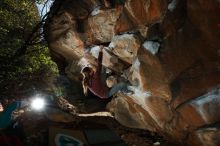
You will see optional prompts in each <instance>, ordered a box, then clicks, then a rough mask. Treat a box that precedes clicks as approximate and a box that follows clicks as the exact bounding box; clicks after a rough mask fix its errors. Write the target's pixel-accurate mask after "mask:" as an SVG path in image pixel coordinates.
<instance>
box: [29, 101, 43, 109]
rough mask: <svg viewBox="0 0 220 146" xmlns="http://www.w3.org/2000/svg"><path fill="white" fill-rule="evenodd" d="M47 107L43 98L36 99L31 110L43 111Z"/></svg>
mask: <svg viewBox="0 0 220 146" xmlns="http://www.w3.org/2000/svg"><path fill="white" fill-rule="evenodd" d="M44 107H45V101H44V99H42V98H35V99H33V100H32V102H31V108H32V109H35V110H42V109H43V108H44Z"/></svg>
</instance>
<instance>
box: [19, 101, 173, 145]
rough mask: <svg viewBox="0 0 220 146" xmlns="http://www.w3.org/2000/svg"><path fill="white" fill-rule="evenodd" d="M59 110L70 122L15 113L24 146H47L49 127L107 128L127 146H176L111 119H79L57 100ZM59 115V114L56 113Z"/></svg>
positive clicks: (95, 117) (32, 112)
mask: <svg viewBox="0 0 220 146" xmlns="http://www.w3.org/2000/svg"><path fill="white" fill-rule="evenodd" d="M58 103H59V106H61V107H60V109H62V110H65V112H67V113H68V114H71V116H72V118H73V119H74V120H73V121H72V122H68V123H64V122H59V120H57V119H56V120H55V119H48V116H46V115H47V114H45V112H34V111H30V110H29V111H24V110H22V111H20V112H17V114H16V115H17V119H18V120H19V121H20V122H21V123H22V124H23V128H24V135H25V140H24V141H25V145H26V146H30V145H31V146H47V145H48V134H49V131H48V130H49V127H59V128H64V129H72V130H84V129H88V128H103V127H105V128H108V129H111V130H113V131H114V132H116V133H117V135H119V136H120V138H121V140H122V141H124V142H125V143H126V144H127V145H128V146H154V145H158V146H176V145H174V144H170V143H169V142H168V141H167V140H166V139H164V138H163V137H161V136H159V135H158V134H156V133H153V132H150V131H146V130H139V129H131V128H126V127H124V126H122V125H120V124H119V123H118V122H117V121H116V120H114V119H113V118H112V117H104V116H100V117H98V116H92V117H80V116H76V115H75V108H73V106H72V107H71V104H69V103H68V102H67V101H66V100H65V99H63V98H62V99H61V100H59V102H58ZM58 114H60V113H58Z"/></svg>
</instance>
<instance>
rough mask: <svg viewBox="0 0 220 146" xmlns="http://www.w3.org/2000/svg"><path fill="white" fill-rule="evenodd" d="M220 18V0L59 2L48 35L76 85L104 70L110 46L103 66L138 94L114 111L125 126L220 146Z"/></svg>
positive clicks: (123, 98) (116, 103)
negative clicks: (87, 71) (86, 70)
mask: <svg viewBox="0 0 220 146" xmlns="http://www.w3.org/2000/svg"><path fill="white" fill-rule="evenodd" d="M115 1H116V0H115ZM116 3H117V2H116ZM219 14H220V1H219V0H209V1H207V0H125V1H124V3H121V4H120V5H117V4H116V5H114V4H113V3H103V2H102V1H99V0H74V1H73V0H66V1H61V0H55V3H54V5H53V7H52V9H51V14H50V15H49V17H48V20H47V23H46V25H45V34H46V37H47V41H48V45H49V48H50V50H51V54H52V57H53V58H54V60H55V61H56V62H57V64H58V66H59V68H60V69H61V70H62V71H63V72H65V73H66V75H67V76H68V77H69V78H71V79H73V80H77V79H79V78H80V70H81V69H82V68H83V67H85V66H93V67H96V66H97V61H96V59H97V56H98V52H99V50H100V47H99V46H100V45H104V46H105V48H104V51H103V53H104V56H103V60H102V63H103V66H105V68H107V69H108V70H109V71H110V72H115V73H116V75H117V76H118V77H119V78H120V77H121V76H123V77H124V78H126V79H127V81H129V82H130V84H131V85H130V86H129V89H130V90H132V91H133V93H132V94H125V93H117V95H116V97H115V98H113V99H112V100H111V102H110V103H109V104H108V105H107V107H106V108H107V110H109V111H110V112H111V113H112V114H113V115H114V117H115V118H116V119H117V120H118V121H119V122H120V123H121V124H123V125H125V126H128V127H132V128H140V129H148V130H151V131H156V132H158V133H160V134H162V135H164V136H165V137H167V138H169V139H170V140H172V141H175V142H177V143H181V144H185V145H191V146H219V145H220V141H219V139H220V131H219V127H220V126H219V125H220V118H219V116H218V115H219V113H218V111H219V110H220V87H219V84H220V41H219V39H220V27H219V24H220V15H219Z"/></svg>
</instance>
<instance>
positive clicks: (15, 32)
mask: <svg viewBox="0 0 220 146" xmlns="http://www.w3.org/2000/svg"><path fill="white" fill-rule="evenodd" d="M44 1H45V0H36V1H33V0H16V1H15V0H0V22H1V23H0V68H1V70H0V87H1V89H0V90H5V89H8V90H10V88H11V87H9V86H10V84H11V83H15V84H16V83H19V82H22V81H31V80H34V79H36V78H38V79H40V78H44V77H47V76H51V75H54V74H57V72H58V70H57V66H56V65H55V63H54V62H53V61H52V60H51V58H50V54H49V51H48V48H47V46H46V45H45V43H43V37H42V36H41V35H40V33H41V31H42V28H40V27H39V28H38V29H37V30H36V31H35V32H34V33H33V35H32V36H31V37H33V38H35V39H34V40H32V42H27V40H28V39H29V37H30V34H32V31H33V29H34V28H35V27H36V26H37V25H38V24H39V22H40V21H41V20H40V17H39V14H38V9H37V7H36V3H43V2H44ZM24 46H25V47H26V48H27V49H26V50H27V51H25V52H23V53H24V54H23V55H22V56H18V57H16V58H14V57H13V56H14V55H15V54H16V52H17V51H18V50H19V48H22V47H24Z"/></svg>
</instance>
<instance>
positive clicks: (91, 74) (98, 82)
mask: <svg viewBox="0 0 220 146" xmlns="http://www.w3.org/2000/svg"><path fill="white" fill-rule="evenodd" d="M102 50H103V46H101V50H100V52H99V56H98V67H97V68H96V71H94V70H93V68H91V67H85V68H83V69H82V71H81V73H82V75H83V81H82V85H83V91H84V94H85V95H87V92H88V89H89V90H90V91H91V92H92V93H93V94H95V95H96V96H98V97H100V98H102V99H105V98H109V97H111V96H113V95H114V94H115V93H117V92H118V91H119V90H121V91H124V92H127V91H128V89H127V84H126V83H124V82H120V83H117V84H115V85H113V86H112V88H111V89H109V88H108V87H107V86H106V84H105V81H103V80H102V77H103V76H104V75H103V74H102V72H101V70H102V57H103V52H102Z"/></svg>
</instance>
